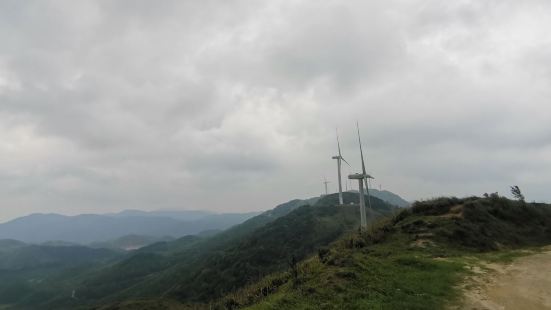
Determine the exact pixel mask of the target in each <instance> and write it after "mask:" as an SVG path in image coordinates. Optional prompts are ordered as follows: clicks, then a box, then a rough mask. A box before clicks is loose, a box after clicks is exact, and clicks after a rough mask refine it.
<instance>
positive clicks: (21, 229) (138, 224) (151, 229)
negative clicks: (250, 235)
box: [0, 211, 258, 244]
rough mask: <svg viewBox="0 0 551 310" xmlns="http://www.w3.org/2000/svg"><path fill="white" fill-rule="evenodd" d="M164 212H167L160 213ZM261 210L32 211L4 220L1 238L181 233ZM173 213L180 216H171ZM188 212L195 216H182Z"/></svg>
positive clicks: (88, 239)
mask: <svg viewBox="0 0 551 310" xmlns="http://www.w3.org/2000/svg"><path fill="white" fill-rule="evenodd" d="M190 212H191V213H190ZM161 214H162V215H165V216H160V215H161ZM199 214H201V216H199ZM257 214H258V213H257V212H251V213H229V214H208V213H204V212H201V211H182V212H168V213H167V212H160V213H156V212H141V211H124V212H122V213H119V214H114V215H97V214H84V215H77V216H64V215H59V214H32V215H29V216H24V217H20V218H17V219H15V220H12V221H9V222H7V223H3V224H0V238H3V239H16V240H21V241H24V242H28V243H43V242H47V241H64V242H72V243H79V244H89V243H92V242H102V241H108V240H112V239H116V238H120V237H123V236H126V235H145V236H151V237H165V236H171V237H181V236H185V235H190V234H197V233H200V232H201V231H204V230H220V229H226V228H228V227H231V226H233V225H235V224H239V223H242V222H243V221H245V220H247V219H249V218H251V217H253V216H255V215H257ZM169 215H172V216H175V217H176V218H171V217H168V216H169ZM186 216H187V218H192V219H193V220H188V221H183V220H181V219H183V218H186Z"/></svg>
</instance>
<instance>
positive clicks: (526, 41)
mask: <svg viewBox="0 0 551 310" xmlns="http://www.w3.org/2000/svg"><path fill="white" fill-rule="evenodd" d="M550 13H551V4H550V3H549V2H548V1H545V0H541V1H536V0H531V1H522V2H520V1H512V0H509V1H495V0H483V1H453V2H450V3H448V2H442V1H436V0H432V1H430V0H429V1H385V2H384V3H382V2H381V3H377V2H368V1H276V2H274V1H254V2H251V1H199V2H197V1H176V0H174V1H163V2H156V1H145V0H143V1H116V2H113V1H100V0H98V1H78V2H75V1H25V2H21V1H4V2H2V3H1V4H0V42H2V43H1V44H0V205H1V208H2V212H1V214H0V220H6V219H9V218H13V217H15V216H19V215H23V214H26V213H30V212H61V213H69V214H74V213H81V212H108V211H114V210H119V209H126V208H141V209H161V208H163V209H167V208H170V209H177V208H184V209H209V210H216V211H244V210H262V209H267V208H270V207H272V206H273V205H275V204H276V203H278V202H282V201H285V200H288V199H291V198H295V197H307V196H312V195H317V194H318V193H320V192H321V191H322V189H323V184H322V180H323V177H324V176H326V177H327V178H329V179H330V180H331V181H332V182H333V183H332V187H336V177H335V174H336V171H334V170H336V169H334V168H335V167H334V166H335V163H334V162H333V161H332V160H331V156H332V155H334V154H333V153H334V152H335V151H336V150H335V138H334V130H335V127H338V128H339V132H340V134H341V139H342V140H341V141H342V146H343V152H344V155H345V158H346V159H347V160H349V162H351V164H352V165H353V168H350V169H349V172H354V171H356V170H357V169H358V168H359V165H358V163H359V155H358V150H357V145H356V140H355V139H356V137H355V136H354V133H355V128H354V123H355V121H356V120H359V122H360V126H361V130H362V135H363V136H362V138H363V140H364V144H365V148H366V151H367V152H366V153H367V154H366V155H367V157H368V169H369V170H370V171H371V172H372V174H374V176H375V177H376V180H375V183H376V184H377V185H378V184H381V185H382V187H383V188H388V189H390V190H392V191H395V192H397V193H400V194H403V195H404V196H405V197H406V198H409V199H419V198H426V197H431V196H435V195H447V194H453V195H469V194H481V193H483V192H493V191H500V192H501V193H506V192H507V190H508V186H509V185H513V184H518V185H519V186H520V187H521V189H523V190H524V191H525V195H526V196H527V198H528V199H529V200H547V201H548V200H551V194H550V193H549V192H548V191H547V185H548V184H549V183H550V181H551V131H550V130H549V124H550V123H551V106H550V105H549V99H550V98H551V88H549V85H550V84H551V57H550V55H551V37H550V36H549V35H548V33H547V32H548V29H551V20H550V19H549V18H547V17H548V16H549V14H550Z"/></svg>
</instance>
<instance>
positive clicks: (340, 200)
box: [331, 132, 350, 205]
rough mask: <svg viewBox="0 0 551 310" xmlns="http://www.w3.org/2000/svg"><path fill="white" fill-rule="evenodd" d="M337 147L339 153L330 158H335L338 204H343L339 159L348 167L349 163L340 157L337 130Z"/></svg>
mask: <svg viewBox="0 0 551 310" xmlns="http://www.w3.org/2000/svg"><path fill="white" fill-rule="evenodd" d="M337 148H338V149H339V155H336V156H333V157H331V158H332V159H336V160H337V175H338V177H339V204H340V205H343V204H344V203H343V199H342V181H341V164H342V162H341V161H344V162H345V163H346V164H347V165H348V166H349V167H350V164H349V163H348V162H347V161H346V160H345V159H344V158H343V157H342V154H341V144H340V142H339V133H338V132H337Z"/></svg>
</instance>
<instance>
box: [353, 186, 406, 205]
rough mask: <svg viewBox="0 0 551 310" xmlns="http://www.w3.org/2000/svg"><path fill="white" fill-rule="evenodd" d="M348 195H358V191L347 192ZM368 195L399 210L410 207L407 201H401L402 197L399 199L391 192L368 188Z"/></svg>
mask: <svg viewBox="0 0 551 310" xmlns="http://www.w3.org/2000/svg"><path fill="white" fill-rule="evenodd" d="M348 193H356V194H358V191H357V190H349V191H348ZM369 195H371V196H373V197H377V198H379V199H381V200H382V201H384V202H386V203H388V204H390V205H393V206H396V207H400V208H407V207H409V206H410V205H411V203H409V202H408V201H406V200H405V199H403V198H402V197H400V196H399V195H398V194H395V193H393V192H391V191H387V190H382V191H380V190H377V189H374V188H370V189H369Z"/></svg>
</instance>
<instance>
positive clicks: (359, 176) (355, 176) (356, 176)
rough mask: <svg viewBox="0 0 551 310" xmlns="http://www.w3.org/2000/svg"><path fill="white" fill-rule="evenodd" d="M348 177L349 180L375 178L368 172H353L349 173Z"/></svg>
mask: <svg viewBox="0 0 551 310" xmlns="http://www.w3.org/2000/svg"><path fill="white" fill-rule="evenodd" d="M348 178H349V179H351V180H363V179H375V178H374V177H372V176H370V175H369V174H363V173H354V174H351V175H349V176H348Z"/></svg>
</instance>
